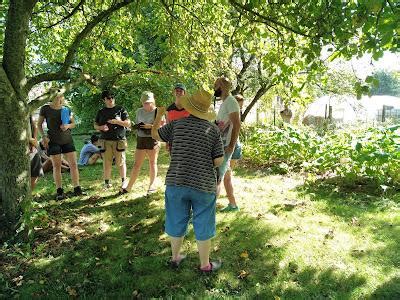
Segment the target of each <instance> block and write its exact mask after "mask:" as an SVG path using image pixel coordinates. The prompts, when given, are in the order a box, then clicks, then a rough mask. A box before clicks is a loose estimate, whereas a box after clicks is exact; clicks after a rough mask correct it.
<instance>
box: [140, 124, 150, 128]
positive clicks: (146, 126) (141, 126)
mask: <svg viewBox="0 0 400 300" xmlns="http://www.w3.org/2000/svg"><path fill="white" fill-rule="evenodd" d="M152 127H153V124H143V125H140V128H142V129H151V128H152Z"/></svg>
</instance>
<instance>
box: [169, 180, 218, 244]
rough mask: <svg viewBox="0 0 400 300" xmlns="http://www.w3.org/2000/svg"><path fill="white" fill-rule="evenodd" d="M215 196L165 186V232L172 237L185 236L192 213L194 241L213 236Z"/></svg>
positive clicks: (187, 188)
mask: <svg viewBox="0 0 400 300" xmlns="http://www.w3.org/2000/svg"><path fill="white" fill-rule="evenodd" d="M216 199H217V198H216V195H215V194H214V193H206V192H202V191H199V190H196V189H193V188H190V187H185V186H175V185H167V187H166V188H165V232H166V233H167V234H168V235H169V236H172V237H182V236H184V235H185V234H186V232H187V228H188V223H189V220H190V212H191V211H193V228H194V234H195V237H196V240H198V241H206V240H209V239H210V238H212V237H213V236H215V207H216Z"/></svg>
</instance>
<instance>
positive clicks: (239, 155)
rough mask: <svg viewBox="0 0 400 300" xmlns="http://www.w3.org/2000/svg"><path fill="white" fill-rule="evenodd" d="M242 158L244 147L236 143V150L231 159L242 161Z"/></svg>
mask: <svg viewBox="0 0 400 300" xmlns="http://www.w3.org/2000/svg"><path fill="white" fill-rule="evenodd" d="M241 158H242V145H241V144H239V143H236V146H235V150H233V153H232V158H231V159H241Z"/></svg>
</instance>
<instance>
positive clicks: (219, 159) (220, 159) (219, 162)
mask: <svg viewBox="0 0 400 300" xmlns="http://www.w3.org/2000/svg"><path fill="white" fill-rule="evenodd" d="M223 161H224V157H223V156H221V157H217V158H214V161H213V162H214V167H219V166H220V165H222V162H223Z"/></svg>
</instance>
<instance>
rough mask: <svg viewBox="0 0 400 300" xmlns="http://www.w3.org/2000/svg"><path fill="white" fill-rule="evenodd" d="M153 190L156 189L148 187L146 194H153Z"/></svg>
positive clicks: (155, 190)
mask: <svg viewBox="0 0 400 300" xmlns="http://www.w3.org/2000/svg"><path fill="white" fill-rule="evenodd" d="M155 192H157V189H156V188H149V189H148V190H147V196H149V195H151V194H154V193H155Z"/></svg>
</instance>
